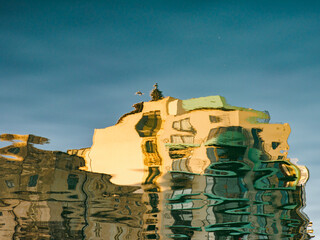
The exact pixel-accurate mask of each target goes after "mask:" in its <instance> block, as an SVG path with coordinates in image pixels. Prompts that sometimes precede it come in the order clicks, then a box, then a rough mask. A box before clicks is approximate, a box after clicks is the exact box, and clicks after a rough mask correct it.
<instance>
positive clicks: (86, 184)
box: [0, 85, 312, 239]
mask: <svg viewBox="0 0 320 240" xmlns="http://www.w3.org/2000/svg"><path fill="white" fill-rule="evenodd" d="M153 91H154V92H152V93H151V95H152V101H150V102H144V103H139V104H136V105H134V107H135V110H133V111H132V112H130V113H128V114H125V115H124V116H122V117H121V118H120V120H119V122H118V123H117V124H116V125H114V126H111V127H108V128H105V129H96V130H95V132H94V136H93V145H92V146H91V147H90V148H83V149H72V150H68V153H63V152H58V151H45V150H40V149H37V148H35V147H34V144H43V143H47V142H48V139H46V138H41V137H37V136H33V135H14V134H3V135H1V136H0V139H1V140H2V141H7V142H8V146H6V147H3V148H1V149H0V161H1V165H2V168H1V169H2V170H1V171H2V172H1V180H0V189H1V194H2V195H1V205H0V211H1V213H0V221H1V223H2V225H1V226H0V235H1V239H12V238H15V237H16V238H32V239H46V238H53V239H269V238H271V239H309V238H311V237H312V236H311V235H310V233H311V232H312V230H311V229H310V226H311V225H310V223H309V219H308V217H307V216H306V215H305V214H304V213H303V212H302V209H303V208H304V206H305V191H304V186H305V183H306V182H307V180H308V177H309V175H308V170H307V168H306V167H304V166H300V165H297V163H296V160H294V161H291V160H290V159H289V158H288V157H287V154H288V150H289V146H288V144H287V138H288V136H289V134H290V127H289V125H288V124H270V123H269V120H270V116H269V113H268V112H261V111H256V110H253V109H247V108H241V107H234V106H230V105H228V104H227V103H226V101H225V99H224V98H223V97H220V96H210V97H203V98H196V99H189V100H180V99H175V98H172V97H166V98H164V97H163V96H162V93H161V91H160V90H159V89H158V85H155V89H154V90H153Z"/></svg>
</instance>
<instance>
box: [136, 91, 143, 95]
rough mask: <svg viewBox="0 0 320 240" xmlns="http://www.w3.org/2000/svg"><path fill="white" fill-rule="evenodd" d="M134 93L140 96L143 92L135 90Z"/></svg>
mask: <svg viewBox="0 0 320 240" xmlns="http://www.w3.org/2000/svg"><path fill="white" fill-rule="evenodd" d="M135 94H136V95H139V96H141V95H143V94H144V93H143V92H141V91H138V92H136V93H135Z"/></svg>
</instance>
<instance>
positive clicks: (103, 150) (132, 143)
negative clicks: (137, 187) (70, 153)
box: [84, 96, 290, 184]
mask: <svg viewBox="0 0 320 240" xmlns="http://www.w3.org/2000/svg"><path fill="white" fill-rule="evenodd" d="M148 115H149V116H154V117H153V118H152V119H149V120H144V121H145V122H144V123H145V124H146V125H145V129H141V130H137V129H136V128H137V125H138V124H140V125H141V124H143V123H141V122H143V119H144V118H146V119H147V116H148ZM155 116H158V118H157V117H155ZM148 121H149V122H148ZM268 121H269V114H268V113H267V112H260V111H255V110H252V109H246V108H240V107H233V106H230V105H228V104H227V103H226V101H225V99H224V98H223V97H220V96H212V97H205V98H199V99H189V100H179V99H174V98H172V97H167V98H164V99H161V100H159V101H154V102H145V103H143V108H142V109H141V112H138V113H134V114H130V115H126V116H125V117H124V118H122V120H121V122H120V123H118V124H116V125H115V126H111V127H107V128H105V129H96V130H95V133H94V136H93V145H92V147H91V148H90V149H88V150H87V153H86V155H85V156H84V157H85V159H86V166H87V167H88V169H89V171H90V170H91V171H94V172H101V173H106V172H108V173H109V174H111V175H112V176H113V178H112V181H113V182H114V183H117V184H140V183H141V182H143V180H144V178H145V172H147V171H148V170H147V167H149V166H151V165H153V166H158V167H160V168H161V171H162V172H163V171H170V170H174V169H176V168H185V169H189V171H190V172H193V173H203V171H204V170H205V169H206V167H207V166H208V165H209V163H210V160H209V159H208V157H207V156H206V151H205V149H206V146H208V145H210V144H217V143H215V142H212V143H210V141H226V142H228V144H234V145H236V144H237V143H236V141H235V140H234V139H233V138H234V137H235V136H229V138H230V140H229V139H228V136H227V135H226V138H225V139H219V140H212V139H209V138H210V131H211V135H212V134H214V133H212V131H214V130H217V129H218V128H220V129H221V128H226V127H230V126H241V128H242V129H244V130H247V131H248V132H250V131H251V130H250V129H253V128H258V129H260V130H261V131H260V132H259V136H261V138H262V139H263V145H264V146H263V147H264V150H265V151H266V152H267V153H268V155H269V156H270V157H271V159H272V160H277V159H278V158H279V159H280V158H283V159H286V156H287V151H288V149H289V147H288V144H287V138H288V136H289V133H290V127H289V125H288V124H267V123H268ZM152 124H157V128H159V129H157V131H153V129H152V128H153V126H152ZM143 131H146V132H148V131H149V132H150V131H153V133H152V134H151V133H149V135H148V136H143ZM240 135H241V134H240ZM231 141H233V143H232V142H231ZM240 141H241V140H240ZM247 141H250V140H249V138H248V137H247ZM251 141H252V140H251ZM219 144H220V143H219ZM222 144H223V142H222ZM242 144H247V145H246V146H249V144H250V142H247V143H242ZM148 145H150V146H148ZM152 146H153V147H152ZM150 147H151V148H156V149H157V150H155V151H156V152H155V153H154V154H153V153H151V152H148V149H149V150H152V149H150ZM170 149H171V150H170ZM172 149H175V150H172ZM178 152H184V153H183V155H184V156H185V158H184V159H187V161H185V163H182V165H181V164H180V163H176V161H175V160H173V159H172V158H171V157H170V155H174V154H177V153H178ZM110 159H117V160H116V161H113V160H110ZM141 159H145V160H144V161H141ZM152 162H153V163H152ZM180 162H183V161H180ZM178 165H179V167H178Z"/></svg>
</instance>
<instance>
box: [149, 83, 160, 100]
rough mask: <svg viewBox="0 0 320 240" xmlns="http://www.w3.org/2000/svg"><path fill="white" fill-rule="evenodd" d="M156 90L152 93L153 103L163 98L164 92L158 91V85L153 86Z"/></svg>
mask: <svg viewBox="0 0 320 240" xmlns="http://www.w3.org/2000/svg"><path fill="white" fill-rule="evenodd" d="M153 87H154V89H153V90H152V91H151V93H150V97H151V101H158V100H160V99H162V98H163V95H162V92H161V91H160V90H159V89H158V83H156V84H155V85H153Z"/></svg>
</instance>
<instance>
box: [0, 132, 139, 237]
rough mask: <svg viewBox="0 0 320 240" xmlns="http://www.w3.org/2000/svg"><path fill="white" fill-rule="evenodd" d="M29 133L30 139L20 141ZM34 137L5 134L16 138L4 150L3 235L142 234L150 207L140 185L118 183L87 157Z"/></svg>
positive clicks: (0, 173)
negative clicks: (88, 168)
mask: <svg viewBox="0 0 320 240" xmlns="http://www.w3.org/2000/svg"><path fill="white" fill-rule="evenodd" d="M23 137H24V138H25V139H29V140H24V139H22V140H21V141H19V142H16V141H17V140H18V139H19V138H23ZM31 137H36V136H31ZM31 137H30V136H28V135H26V136H21V135H10V138H8V137H7V136H5V135H1V139H2V140H10V141H12V144H11V145H9V146H7V147H4V148H1V149H0V154H1V159H0V164H1V170H0V191H1V192H0V193H1V194H0V199H1V205H0V224H1V225H0V236H1V239H13V238H19V239H22V238H23V239H84V238H85V237H86V238H88V239H89V238H90V239H107V238H106V237H105V236H111V237H112V236H114V237H115V236H120V235H121V236H122V237H123V236H130V237H131V236H139V235H141V224H142V219H143V215H144V212H145V206H144V204H143V203H142V201H141V198H142V194H141V193H133V192H134V191H136V190H138V189H139V187H131V186H127V187H126V186H117V185H114V184H112V183H110V181H109V179H110V175H106V174H98V173H92V172H85V171H81V170H79V168H81V167H83V166H84V160H83V159H82V158H80V157H77V156H71V155H69V154H66V153H63V152H57V151H44V150H40V149H37V148H35V147H33V144H32V143H34V142H35V141H30V139H31ZM36 143H38V142H36ZM21 153H23V155H21ZM15 154H17V155H15ZM7 156H9V157H7ZM13 159H14V160H13ZM115 222H117V224H114V223H115ZM111 239H113V238H111Z"/></svg>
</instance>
